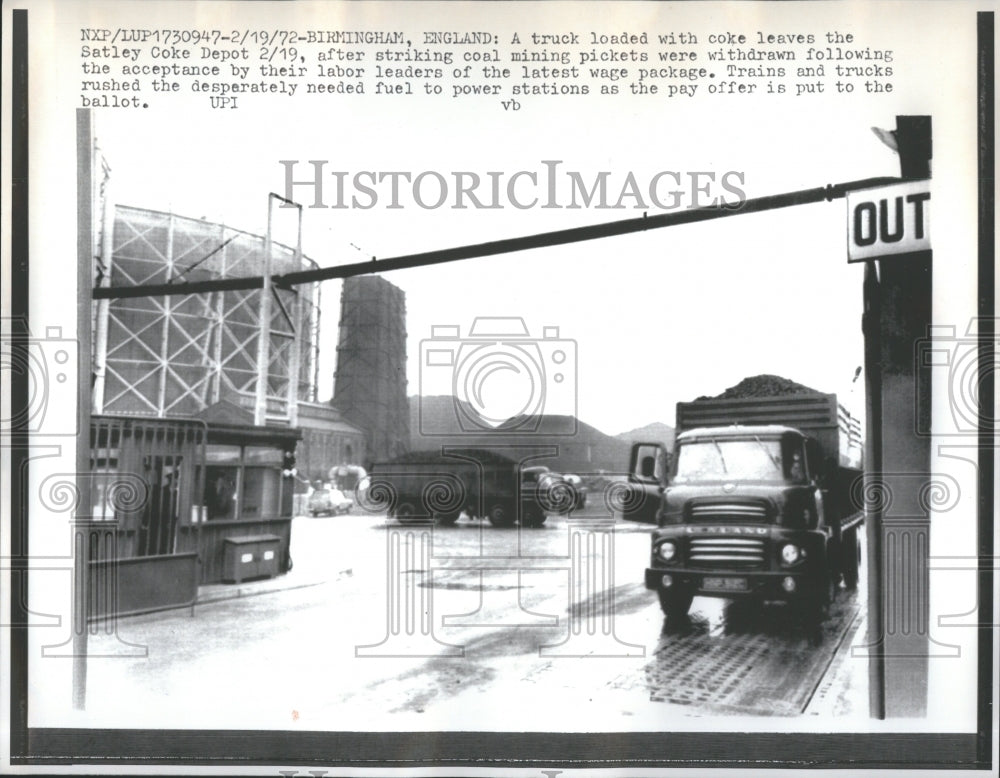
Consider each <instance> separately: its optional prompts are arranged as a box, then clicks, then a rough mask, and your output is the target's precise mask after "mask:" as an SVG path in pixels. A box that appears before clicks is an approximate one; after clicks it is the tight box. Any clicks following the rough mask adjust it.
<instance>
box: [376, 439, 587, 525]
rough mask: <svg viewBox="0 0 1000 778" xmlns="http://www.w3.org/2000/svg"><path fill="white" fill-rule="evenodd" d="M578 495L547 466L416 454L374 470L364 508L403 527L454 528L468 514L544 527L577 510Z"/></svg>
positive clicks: (471, 452) (477, 454)
mask: <svg viewBox="0 0 1000 778" xmlns="http://www.w3.org/2000/svg"><path fill="white" fill-rule="evenodd" d="M575 499H576V495H575V491H574V489H573V487H572V485H570V484H569V483H568V482H566V481H565V480H564V479H563V478H562V476H561V475H559V474H558V473H553V472H551V471H550V470H549V469H548V468H547V467H544V466H531V467H521V466H519V465H518V463H517V462H515V461H514V460H513V459H509V458H508V457H505V456H502V455H500V454H497V453H495V452H492V451H487V450H484V449H471V448H470V449H459V448H447V449H445V450H444V451H443V452H442V451H415V452H411V453H409V454H405V455H403V456H401V457H397V458H396V459H393V460H391V461H388V462H376V463H375V464H374V465H372V468H371V472H370V474H369V476H368V479H367V483H366V490H365V496H364V500H363V507H364V508H365V510H367V511H368V512H384V513H385V514H386V515H387V516H388V517H389V518H393V519H396V520H398V521H400V522H401V523H404V524H405V523H415V522H427V521H435V522H436V523H438V524H445V525H447V524H454V523H455V522H456V521H458V519H459V518H460V517H461V516H462V514H463V513H464V514H465V515H466V516H468V517H470V518H477V517H478V518H485V519H487V520H488V521H489V522H490V524H492V525H493V526H495V527H511V526H513V525H514V524H515V522H520V524H521V526H523V527H540V526H542V525H543V524H544V523H545V520H546V518H547V517H548V515H549V514H553V513H564V512H566V511H568V510H571V509H572V508H573V507H574V505H575Z"/></svg>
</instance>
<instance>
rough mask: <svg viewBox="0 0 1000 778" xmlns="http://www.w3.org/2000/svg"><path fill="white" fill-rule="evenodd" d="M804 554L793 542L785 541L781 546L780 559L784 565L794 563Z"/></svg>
mask: <svg viewBox="0 0 1000 778" xmlns="http://www.w3.org/2000/svg"><path fill="white" fill-rule="evenodd" d="M805 555H806V554H805V552H804V551H803V550H802V549H800V548H799V547H798V546H796V545H795V544H793V543H786V544H785V545H784V546H782V547H781V561H782V562H784V563H785V564H786V565H794V564H795V563H796V562H798V561H799V560H800V559H802V557H804V556H805Z"/></svg>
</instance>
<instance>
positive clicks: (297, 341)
mask: <svg viewBox="0 0 1000 778" xmlns="http://www.w3.org/2000/svg"><path fill="white" fill-rule="evenodd" d="M295 207H296V208H297V209H298V237H297V239H296V241H295V268H296V269H297V270H301V269H302V206H301V205H298V204H297V203H296V205H295ZM292 292H293V296H292V310H291V316H290V318H291V322H292V343H291V352H290V354H289V356H288V426H289V427H297V426H298V424H299V362H300V360H301V353H302V348H301V338H302V336H303V334H304V333H303V331H302V294H301V292H300V291H299V290H298V289H293V290H292Z"/></svg>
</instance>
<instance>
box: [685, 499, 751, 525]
mask: <svg viewBox="0 0 1000 778" xmlns="http://www.w3.org/2000/svg"><path fill="white" fill-rule="evenodd" d="M691 519H692V521H766V520H767V507H766V506H765V505H764V503H760V502H727V503H720V502H715V503H707V504H701V505H692V506H691Z"/></svg>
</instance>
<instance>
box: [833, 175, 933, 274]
mask: <svg viewBox="0 0 1000 778" xmlns="http://www.w3.org/2000/svg"><path fill="white" fill-rule="evenodd" d="M930 202H931V192H930V181H927V180H921V181H908V182H907V183H905V184H893V185H892V186H884V187H880V188H878V189H863V190H860V191H857V192H849V193H848V195H847V261H848V262H860V261H862V260H865V259H876V258H878V257H883V256H886V255H890V254H907V253H909V252H911V251H927V250H929V249H930V247H931V227H930V225H931V223H930Z"/></svg>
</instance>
